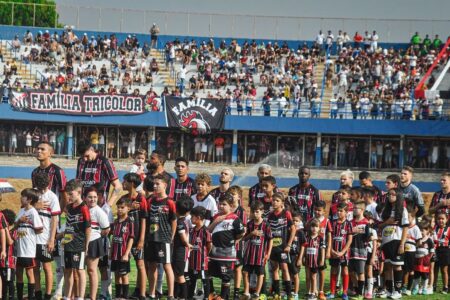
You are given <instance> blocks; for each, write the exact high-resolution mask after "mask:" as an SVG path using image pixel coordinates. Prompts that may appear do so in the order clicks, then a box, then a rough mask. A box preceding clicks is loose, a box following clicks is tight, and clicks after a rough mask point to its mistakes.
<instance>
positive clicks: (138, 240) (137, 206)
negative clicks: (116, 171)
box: [122, 173, 148, 298]
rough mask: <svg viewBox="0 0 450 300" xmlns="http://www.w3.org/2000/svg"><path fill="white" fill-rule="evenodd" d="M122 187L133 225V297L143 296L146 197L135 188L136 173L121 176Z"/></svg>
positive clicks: (136, 182) (137, 184)
mask: <svg viewBox="0 0 450 300" xmlns="http://www.w3.org/2000/svg"><path fill="white" fill-rule="evenodd" d="M122 186H123V189H124V190H125V191H127V192H128V195H127V197H128V198H129V199H130V200H131V210H130V211H129V213H128V217H129V218H130V220H131V222H133V225H134V239H133V248H131V254H132V255H133V257H134V260H135V262H136V268H137V271H138V272H137V278H136V289H135V291H134V293H133V296H134V297H138V298H139V297H141V298H142V297H145V284H146V282H147V273H146V271H145V263H144V242H145V231H146V225H147V220H146V219H147V210H148V209H147V199H145V197H144V195H143V194H142V193H141V192H138V191H137V188H138V187H139V186H141V178H140V176H139V175H138V174H136V173H128V174H125V176H124V177H123V184H122Z"/></svg>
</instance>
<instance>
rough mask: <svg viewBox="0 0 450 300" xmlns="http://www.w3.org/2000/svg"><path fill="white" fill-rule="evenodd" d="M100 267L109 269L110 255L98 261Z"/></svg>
mask: <svg viewBox="0 0 450 300" xmlns="http://www.w3.org/2000/svg"><path fill="white" fill-rule="evenodd" d="M98 267H99V268H109V267H110V266H109V256H108V255H104V256H102V257H100V259H99V260H98Z"/></svg>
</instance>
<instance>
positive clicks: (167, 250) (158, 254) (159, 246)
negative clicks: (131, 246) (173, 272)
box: [144, 242, 172, 264]
mask: <svg viewBox="0 0 450 300" xmlns="http://www.w3.org/2000/svg"><path fill="white" fill-rule="evenodd" d="M144 255H145V257H146V258H147V259H146V260H147V261H149V262H154V263H160V264H170V263H172V247H171V244H169V243H158V242H150V243H147V245H146V246H145V253H144Z"/></svg>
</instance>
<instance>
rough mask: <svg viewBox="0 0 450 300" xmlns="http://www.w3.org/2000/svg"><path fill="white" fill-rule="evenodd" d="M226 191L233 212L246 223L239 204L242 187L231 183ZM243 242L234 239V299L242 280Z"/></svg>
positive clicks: (236, 299)
mask: <svg viewBox="0 0 450 300" xmlns="http://www.w3.org/2000/svg"><path fill="white" fill-rule="evenodd" d="M228 192H229V193H230V194H231V195H233V199H234V203H233V212H234V213H235V214H236V215H237V216H238V217H239V219H241V222H242V224H244V226H245V225H246V224H247V213H246V212H245V210H244V208H242V206H241V205H240V203H242V194H243V191H242V188H241V187H240V186H237V185H233V186H232V187H230V188H229V189H228ZM243 254H244V243H243V242H242V240H239V241H236V264H235V265H234V299H235V300H239V290H240V289H241V281H242V266H243V263H244V261H243Z"/></svg>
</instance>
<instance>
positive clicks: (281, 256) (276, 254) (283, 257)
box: [270, 247, 291, 264]
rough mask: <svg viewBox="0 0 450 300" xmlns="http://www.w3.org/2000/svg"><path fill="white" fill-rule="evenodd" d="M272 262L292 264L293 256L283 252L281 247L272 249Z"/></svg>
mask: <svg viewBox="0 0 450 300" xmlns="http://www.w3.org/2000/svg"><path fill="white" fill-rule="evenodd" d="M270 260H273V261H274V262H277V263H285V264H290V263H291V256H290V255H289V253H286V252H284V251H283V249H282V248H281V247H276V248H273V249H272V253H270Z"/></svg>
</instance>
